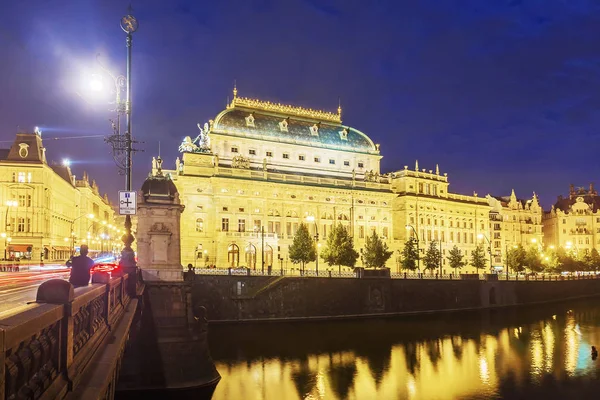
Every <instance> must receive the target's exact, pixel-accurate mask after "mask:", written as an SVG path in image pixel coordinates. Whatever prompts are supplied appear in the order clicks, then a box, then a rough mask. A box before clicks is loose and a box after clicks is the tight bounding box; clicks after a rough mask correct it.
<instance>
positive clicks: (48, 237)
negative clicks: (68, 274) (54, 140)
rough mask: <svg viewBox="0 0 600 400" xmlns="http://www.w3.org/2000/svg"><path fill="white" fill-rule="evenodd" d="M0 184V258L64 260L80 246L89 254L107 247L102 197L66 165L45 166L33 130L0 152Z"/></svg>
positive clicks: (107, 210)
mask: <svg viewBox="0 0 600 400" xmlns="http://www.w3.org/2000/svg"><path fill="white" fill-rule="evenodd" d="M0 182H1V185H0V200H1V203H0V215H1V223H2V225H1V226H0V232H1V233H2V237H1V238H0V245H1V246H2V252H1V253H0V258H8V259H11V258H27V259H29V258H31V259H33V260H35V261H40V260H42V261H53V260H66V259H67V258H69V256H70V255H71V253H72V252H73V250H74V247H75V246H77V247H78V246H79V245H80V244H81V243H88V244H89V246H90V249H91V254H92V255H93V254H95V253H99V252H100V251H102V250H106V251H109V250H110V249H111V248H112V247H113V245H114V243H113V241H112V240H110V239H109V238H110V237H111V236H114V238H116V237H117V236H118V234H117V232H116V231H115V232H113V231H112V230H111V229H110V225H112V221H113V214H114V212H113V209H112V207H111V204H110V203H109V201H108V198H107V196H106V195H104V196H102V195H100V192H99V189H98V186H97V185H96V182H95V181H92V182H90V181H89V179H88V176H87V174H85V173H84V176H83V177H82V179H76V177H75V176H74V175H73V174H72V173H71V169H70V167H69V166H66V165H56V164H49V163H48V162H47V160H46V149H45V148H44V146H43V142H42V133H41V132H40V131H39V130H36V132H35V133H18V134H17V135H16V138H15V141H14V142H13V144H12V146H11V147H10V148H9V149H2V150H0ZM89 214H94V216H95V218H94V219H93V220H90V219H89V218H88V216H89ZM103 221H106V223H104V224H103V223H102V222H103ZM101 233H103V234H104V236H103V237H102V238H100V237H99V235H100V234H101Z"/></svg>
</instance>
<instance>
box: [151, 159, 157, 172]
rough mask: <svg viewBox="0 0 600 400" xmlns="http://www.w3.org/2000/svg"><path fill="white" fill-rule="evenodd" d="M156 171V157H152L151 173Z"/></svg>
mask: <svg viewBox="0 0 600 400" xmlns="http://www.w3.org/2000/svg"><path fill="white" fill-rule="evenodd" d="M154 170H156V157H152V171H154Z"/></svg>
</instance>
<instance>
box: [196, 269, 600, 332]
mask: <svg viewBox="0 0 600 400" xmlns="http://www.w3.org/2000/svg"><path fill="white" fill-rule="evenodd" d="M594 295H600V279H582V280H567V281H556V282H554V281H553V282H548V281H546V282H541V281H517V282H515V281H480V280H455V281H450V280H407V279H353V278H348V279H344V278H339V279H330V278H298V277H254V276H249V277H245V276H206V275H202V276H200V275H198V276H196V277H195V281H194V282H193V286H192V301H193V303H194V305H195V306H200V305H201V306H204V307H206V309H207V317H208V319H209V320H210V321H243V320H262V319H306V318H317V319H318V318H327V319H330V318H353V317H366V316H386V315H390V316H391V315H402V314H409V313H429V312H437V311H450V310H468V309H484V308H490V307H503V306H514V305H520V304H523V305H525V304H535V303H543V302H551V301H560V300H567V299H571V298H578V297H583V296H594Z"/></svg>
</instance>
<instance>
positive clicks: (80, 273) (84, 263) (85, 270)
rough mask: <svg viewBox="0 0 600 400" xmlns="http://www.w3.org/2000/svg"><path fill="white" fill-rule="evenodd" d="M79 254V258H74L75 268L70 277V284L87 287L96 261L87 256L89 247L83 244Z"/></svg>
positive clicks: (73, 267) (72, 269) (72, 268)
mask: <svg viewBox="0 0 600 400" xmlns="http://www.w3.org/2000/svg"><path fill="white" fill-rule="evenodd" d="M79 253H80V255H79V256H77V257H73V263H72V265H73V266H72V267H71V276H70V277H69V282H71V285H73V286H75V287H79V286H87V285H88V283H90V270H91V269H92V267H93V266H94V260H92V259H91V258H89V257H88V256H87V254H88V247H87V245H85V244H82V245H81V248H80V249H79Z"/></svg>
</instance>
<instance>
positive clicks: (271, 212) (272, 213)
mask: <svg viewBox="0 0 600 400" xmlns="http://www.w3.org/2000/svg"><path fill="white" fill-rule="evenodd" d="M267 215H268V216H269V217H279V216H280V215H279V211H277V210H275V209H270V210H269V212H268V213H267Z"/></svg>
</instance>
